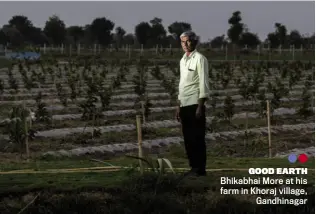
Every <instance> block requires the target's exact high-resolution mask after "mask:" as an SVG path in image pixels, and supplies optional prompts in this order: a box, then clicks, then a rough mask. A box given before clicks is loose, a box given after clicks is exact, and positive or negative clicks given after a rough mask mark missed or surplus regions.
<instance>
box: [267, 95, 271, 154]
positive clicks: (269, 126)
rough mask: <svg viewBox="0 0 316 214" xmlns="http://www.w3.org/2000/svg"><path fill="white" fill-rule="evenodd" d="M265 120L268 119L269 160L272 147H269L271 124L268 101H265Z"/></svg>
mask: <svg viewBox="0 0 316 214" xmlns="http://www.w3.org/2000/svg"><path fill="white" fill-rule="evenodd" d="M267 119H268V139H269V158H271V157H272V147H271V124H270V101H269V100H267Z"/></svg>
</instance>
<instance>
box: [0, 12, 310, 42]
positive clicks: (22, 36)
mask: <svg viewBox="0 0 316 214" xmlns="http://www.w3.org/2000/svg"><path fill="white" fill-rule="evenodd" d="M228 24H229V28H228V30H227V35H221V36H217V37H215V38H213V39H210V40H209V41H208V42H206V43H204V45H210V46H211V47H212V48H219V47H222V46H223V45H226V44H234V45H236V46H240V47H244V46H248V47H250V48H254V47H256V46H257V45H259V44H262V43H265V44H269V46H270V47H271V48H278V47H280V45H281V46H282V47H283V48H286V47H290V46H291V45H294V46H295V47H296V48H299V47H301V46H304V48H310V46H311V45H312V44H314V43H315V34H313V35H302V34H301V33H300V32H299V31H297V30H292V31H290V32H288V30H287V28H286V26H285V25H283V24H282V23H275V24H274V29H275V30H274V32H270V33H268V34H267V38H266V39H265V40H264V41H260V39H259V37H258V35H257V34H256V33H253V32H251V31H250V30H249V29H248V28H247V25H246V24H244V23H242V16H241V12H240V11H235V12H233V13H232V15H231V17H229V19H228ZM191 29H192V26H191V24H190V23H186V22H178V21H175V22H174V23H172V24H171V25H169V26H168V27H167V29H165V27H164V26H163V24H162V19H161V18H157V17H155V18H153V19H152V20H150V21H148V22H146V21H143V22H141V23H139V24H137V25H136V26H135V29H134V33H129V34H127V33H126V31H125V30H124V29H123V28H122V27H120V26H117V27H115V23H114V22H113V21H111V20H109V19H107V18H106V17H99V18H95V19H94V20H93V21H92V23H90V24H87V25H85V26H69V27H67V26H66V25H65V23H64V21H63V20H61V19H60V18H59V17H58V16H56V15H53V16H51V17H49V18H48V20H47V21H46V23H45V27H44V28H43V29H41V28H38V27H36V26H34V25H33V23H32V22H31V21H30V20H29V19H28V18H27V17H26V16H23V15H15V16H13V17H12V18H11V19H10V20H9V21H8V24H6V25H4V26H2V28H1V29H0V44H2V45H3V46H7V47H11V48H19V47H25V46H28V45H32V46H42V45H44V44H46V45H61V44H64V45H69V44H72V45H75V46H76V45H77V44H79V43H80V44H83V45H92V44H100V45H101V46H103V47H108V46H109V45H112V47H116V48H120V47H123V46H125V45H131V46H137V47H140V44H142V45H143V47H144V48H152V47H156V46H157V45H159V46H163V47H169V46H170V45H171V46H172V47H180V41H179V36H180V34H181V33H182V32H184V31H187V30H191Z"/></svg>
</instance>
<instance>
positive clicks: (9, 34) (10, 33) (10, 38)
mask: <svg viewBox="0 0 316 214" xmlns="http://www.w3.org/2000/svg"><path fill="white" fill-rule="evenodd" d="M2 32H3V34H4V36H5V38H6V39H7V41H6V42H8V43H9V44H10V46H11V47H13V48H15V47H19V46H21V45H23V36H22V34H21V33H20V31H19V30H18V29H17V28H16V27H11V26H9V25H4V26H3V28H2Z"/></svg>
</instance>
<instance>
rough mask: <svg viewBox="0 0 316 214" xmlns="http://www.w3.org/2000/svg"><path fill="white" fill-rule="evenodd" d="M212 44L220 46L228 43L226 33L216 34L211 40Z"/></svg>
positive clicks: (216, 46) (213, 46)
mask: <svg viewBox="0 0 316 214" xmlns="http://www.w3.org/2000/svg"><path fill="white" fill-rule="evenodd" d="M210 44H211V46H212V48H220V47H222V46H223V45H226V44H227V41H226V39H225V35H224V34H223V35H221V36H216V37H215V38H214V39H212V40H211V41H210Z"/></svg>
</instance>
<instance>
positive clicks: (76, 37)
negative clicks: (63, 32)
mask: <svg viewBox="0 0 316 214" xmlns="http://www.w3.org/2000/svg"><path fill="white" fill-rule="evenodd" d="M67 35H68V36H69V37H70V38H71V41H72V42H73V43H74V44H78V43H79V41H81V40H83V38H84V35H85V30H84V28H83V27H80V26H70V27H68V28H67Z"/></svg>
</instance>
